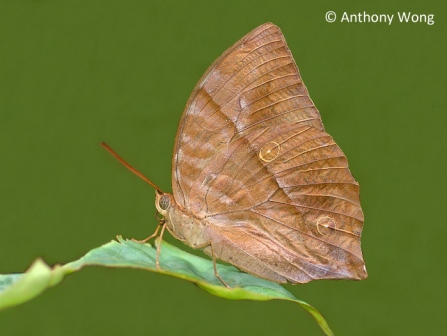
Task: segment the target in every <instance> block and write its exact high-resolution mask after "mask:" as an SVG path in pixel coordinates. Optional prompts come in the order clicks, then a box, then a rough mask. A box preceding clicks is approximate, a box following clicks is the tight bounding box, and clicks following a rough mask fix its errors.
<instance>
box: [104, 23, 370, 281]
mask: <svg viewBox="0 0 447 336" xmlns="http://www.w3.org/2000/svg"><path fill="white" fill-rule="evenodd" d="M104 146H105V147H106V148H108V150H109V151H111V149H110V148H109V147H107V145H105V144H104ZM112 154H114V155H115V156H116V157H118V156H117V155H116V154H115V153H113V152H112ZM118 158H119V157H118ZM120 160H121V161H122V159H120ZM125 164H126V165H127V166H128V168H130V169H131V170H133V171H134V172H135V170H134V169H133V168H132V167H131V166H129V165H128V164H127V163H125ZM136 173H137V174H138V175H140V177H142V178H144V179H145V180H146V181H147V182H148V183H150V184H151V185H152V186H154V187H155V188H156V189H157V190H156V200H155V205H156V207H157V210H158V212H159V214H160V215H161V216H162V217H161V218H160V225H159V227H158V228H157V231H156V232H155V234H154V235H152V236H151V237H148V239H149V238H152V237H153V236H156V235H157V233H158V229H159V228H160V227H161V228H162V233H161V236H162V235H163V231H164V229H165V228H167V229H168V231H169V232H170V233H171V234H172V235H173V236H174V237H175V238H177V239H179V240H181V241H182V242H184V243H185V244H187V245H189V246H191V247H193V248H203V249H204V251H205V253H207V254H208V255H210V256H211V257H212V259H213V262H214V270H215V274H216V276H217V277H218V278H219V279H220V280H221V281H222V283H223V284H225V282H224V281H223V280H222V279H221V278H220V276H219V275H218V273H217V270H216V267H215V261H216V259H217V258H218V259H221V260H223V261H226V262H228V263H230V264H232V265H234V266H236V267H238V268H239V269H241V270H243V271H245V272H248V273H251V274H253V275H256V276H258V277H261V278H264V279H268V280H271V281H275V282H279V283H285V282H287V281H289V282H291V283H305V282H309V281H312V280H317V279H356V280H360V279H364V278H366V277H367V273H366V268H365V264H364V261H363V256H362V251H361V249H360V236H361V232H362V227H363V212H362V209H361V207H360V202H359V185H358V183H357V182H356V181H355V180H354V178H353V177H352V175H351V173H350V171H349V169H348V162H347V160H346V157H345V155H344V154H343V152H342V151H341V149H340V148H339V147H338V146H337V144H336V143H335V142H334V140H333V139H332V137H331V136H330V135H329V134H327V133H326V132H325V131H324V127H323V124H322V122H321V118H320V114H319V112H318V110H317V109H316V107H315V105H314V104H313V102H312V100H311V99H310V97H309V94H308V92H307V89H306V87H305V86H304V83H303V81H302V79H301V77H300V74H299V71H298V68H297V66H296V64H295V61H294V59H293V57H292V54H291V52H290V50H289V48H288V47H287V44H286V41H285V39H284V36H283V34H282V33H281V30H280V29H279V28H278V27H276V26H275V25H273V24H271V23H266V24H263V25H262V26H260V27H258V28H256V29H255V30H253V31H252V32H250V33H249V34H247V35H246V36H245V37H243V38H242V39H241V40H240V41H238V42H237V43H236V44H235V45H233V46H232V47H231V48H230V49H228V50H227V51H226V52H224V53H223V55H222V56H220V57H219V58H218V59H217V60H216V61H215V62H214V63H213V64H212V65H211V66H210V67H209V69H208V70H207V71H206V72H205V74H204V75H203V76H202V78H201V79H200V80H199V82H198V83H197V85H196V87H195V89H194V91H193V93H192V94H191V96H190V98H189V100H188V103H187V104H186V108H185V110H184V112H183V115H182V118H181V121H180V125H179V129H178V132H177V136H176V139H175V147H174V153H173V159H172V188H173V194H172V195H171V194H169V193H164V192H162V191H161V190H160V188H158V187H157V186H155V185H154V184H153V183H152V182H151V181H150V180H148V179H146V178H145V177H144V176H141V174H140V173H138V172H136ZM146 240H147V239H146ZM146 240H144V241H146ZM159 253H160V250H159V249H158V255H159ZM157 264H158V257H157ZM225 285H226V284H225Z"/></svg>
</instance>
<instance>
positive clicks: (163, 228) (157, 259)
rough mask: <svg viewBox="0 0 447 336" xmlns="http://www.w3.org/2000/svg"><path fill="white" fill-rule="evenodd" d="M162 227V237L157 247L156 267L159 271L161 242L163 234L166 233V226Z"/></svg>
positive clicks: (163, 224)
mask: <svg viewBox="0 0 447 336" xmlns="http://www.w3.org/2000/svg"><path fill="white" fill-rule="evenodd" d="M160 225H161V232H160V237H159V238H158V245H157V256H156V258H155V266H156V267H157V269H160V251H161V240H162V239H163V234H164V233H165V228H166V224H165V223H160Z"/></svg>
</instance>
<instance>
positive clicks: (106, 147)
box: [101, 142, 163, 193]
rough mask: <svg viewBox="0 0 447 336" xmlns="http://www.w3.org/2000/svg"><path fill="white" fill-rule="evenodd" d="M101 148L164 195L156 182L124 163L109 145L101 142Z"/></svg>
mask: <svg viewBox="0 0 447 336" xmlns="http://www.w3.org/2000/svg"><path fill="white" fill-rule="evenodd" d="M101 146H102V147H104V148H105V149H106V150H107V151H108V152H109V153H110V154H112V155H113V156H114V157H115V158H116V159H117V160H118V161H119V162H121V164H122V165H124V167H126V168H127V169H129V170H130V171H131V172H132V173H134V174H135V175H137V176H138V177H139V178H140V179H142V180H143V181H145V182H147V183H148V184H149V185H151V186H152V187H154V188H155V189H157V191H158V192H160V193H163V191H162V190H161V189H160V188H159V187H157V186H156V185H155V183H154V182H152V181H151V180H149V179H148V178H147V177H146V176H144V175H143V174H141V173H140V172H139V171H138V170H136V169H135V168H134V167H132V166H131V165H130V164H128V163H127V162H126V161H124V160H123V159H122V158H121V156H119V155H118V154H116V153H115V151H114V150H113V149H112V148H110V147H109V145H107V144H106V143H105V142H101Z"/></svg>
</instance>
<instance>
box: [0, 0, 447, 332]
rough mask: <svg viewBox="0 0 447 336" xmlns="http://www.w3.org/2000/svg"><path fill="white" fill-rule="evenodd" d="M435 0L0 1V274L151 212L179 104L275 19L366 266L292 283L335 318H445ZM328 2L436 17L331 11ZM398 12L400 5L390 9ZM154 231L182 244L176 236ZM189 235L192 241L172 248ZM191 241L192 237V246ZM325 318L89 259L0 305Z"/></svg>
mask: <svg viewBox="0 0 447 336" xmlns="http://www.w3.org/2000/svg"><path fill="white" fill-rule="evenodd" d="M440 3H441V2H439V1H425V2H423V3H419V4H416V1H414V2H413V3H412V2H409V1H390V2H385V1H374V2H372V1H369V2H366V1H344V2H341V1H337V2H334V1H319V2H318V3H316V2H311V1H297V0H294V1H259V0H258V1H244V2H239V1H238V2H235V1H234V2H233V1H201V2H199V1H188V2H170V1H163V2H162V1H160V2H150V1H136V0H130V1H111V0H108V1H106V0H104V1H98V0H89V1H86V0H84V1H56V0H53V1H44V0H42V1H37V0H35V1H0V158H1V164H0V195H1V200H0V201H1V202H0V215H1V216H0V239H1V243H0V256H1V260H0V273H12V272H22V271H24V270H25V269H26V268H27V267H28V266H29V265H30V264H31V262H32V261H33V260H34V259H35V258H36V257H38V256H42V257H44V259H45V260H46V261H47V262H48V263H50V264H53V263H57V262H60V263H65V262H68V261H72V260H74V259H76V258H78V257H80V256H81V255H82V254H84V253H85V252H87V251H88V250H90V249H92V248H94V247H97V246H99V245H101V244H103V243H106V242H108V241H110V240H111V239H113V238H114V236H115V235H116V234H122V235H123V236H124V237H136V238H143V237H145V236H147V235H149V234H150V233H152V231H153V230H154V228H155V225H156V220H155V219H154V210H155V207H154V205H153V202H154V196H153V190H152V189H151V188H150V187H148V186H147V185H146V184H145V183H144V182H142V181H141V180H139V179H138V178H136V177H135V176H134V175H132V174H131V173H129V172H128V171H126V170H125V169H124V168H123V167H121V166H120V165H119V164H118V163H117V162H116V161H114V160H113V158H112V157H111V156H110V155H109V154H107V153H106V152H105V151H104V150H103V149H102V148H101V147H100V146H99V143H100V142H101V141H106V142H107V143H109V145H111V146H112V147H113V148H114V149H115V150H117V151H118V152H119V153H120V154H121V155H122V156H123V157H125V158H126V159H127V160H128V161H129V162H130V163H131V164H133V165H134V166H135V167H137V168H138V169H140V170H141V171H142V172H143V173H144V174H145V175H147V176H148V177H150V178H151V179H152V180H153V181H155V182H156V183H157V184H158V185H159V186H160V187H161V188H162V189H164V190H171V183H170V178H171V172H170V169H171V153H172V147H173V143H174V137H175V134H176V130H177V125H178V121H179V119H180V115H181V112H182V110H183V108H184V105H185V103H186V100H187V99H188V96H189V94H190V92H191V91H192V89H193V87H194V85H195V83H196V81H197V80H198V79H199V77H200V76H201V74H202V73H203V72H204V71H205V70H206V68H207V67H208V66H209V65H210V64H211V63H212V62H213V61H214V59H215V58H217V57H218V56H219V55H220V54H221V53H222V52H223V51H224V50H225V49H226V48H228V47H230V46H231V45H232V44H233V43H234V42H236V41H237V40H238V39H239V38H241V37H242V36H243V35H245V34H246V33H248V32H249V31H250V30H252V29H253V28H255V27H256V26H258V25H260V24H262V23H264V22H268V21H271V22H273V23H275V24H277V25H278V26H279V27H280V28H281V29H282V30H283V33H284V34H285V36H286V39H287V42H288V44H289V47H290V49H291V50H292V53H293V54H294V56H295V59H296V61H297V63H298V66H299V68H300V71H301V74H302V77H303V79H304V82H305V83H306V86H307V88H308V89H309V92H310V95H311V97H312V99H313V101H314V102H315V104H316V106H317V107H318V109H319V110H320V113H321V115H322V119H323V122H324V124H325V127H326V130H327V131H328V132H329V133H330V134H331V135H332V136H333V137H334V138H335V140H336V141H337V143H338V144H339V145H340V147H341V148H342V149H343V151H344V152H345V154H346V155H347V157H348V159H349V163H350V168H351V171H352V173H353V175H354V177H355V178H356V179H357V180H358V181H359V182H360V185H361V200H362V205H363V208H364V212H365V228H364V231H363V237H362V248H363V252H364V256H365V260H366V264H367V268H368V271H369V278H368V279H367V280H365V281H362V282H352V281H319V282H313V283H310V284H307V285H298V286H287V288H288V289H289V290H290V291H291V292H292V293H294V294H295V295H296V296H297V297H298V298H300V299H303V300H305V301H307V302H309V303H310V304H312V305H314V306H315V307H316V308H317V309H319V310H320V311H321V312H322V313H323V314H324V315H325V317H326V318H327V320H328V322H329V325H330V326H331V327H332V328H333V330H334V332H335V333H336V334H338V335H443V334H444V333H445V330H446V329H447V319H446V318H445V312H446V308H445V300H446V289H445V285H446V283H447V272H446V270H445V265H446V261H447V258H446V256H447V253H446V251H445V245H446V242H445V241H446V238H447V225H446V224H447V221H446V213H445V211H446V196H445V187H446V184H447V183H446V180H447V179H446V168H447V159H446V144H447V131H446V128H445V125H446V123H447V114H446V108H445V105H444V103H445V100H446V99H445V97H446V88H447V85H446V77H447V76H446V68H447V67H446V59H447V43H446V37H447V29H446V27H447V26H446V20H447V7H446V6H445V5H441V4H440ZM329 10H333V11H335V12H336V13H337V14H338V15H341V14H342V13H343V12H344V11H347V12H349V13H358V12H363V11H366V12H368V13H370V14H373V13H377V14H381V13H382V14H383V13H384V14H396V13H397V12H398V11H412V12H414V13H424V14H430V13H431V14H435V24H434V25H427V24H424V23H420V24H416V23H407V24H404V23H398V22H393V24H392V25H387V24H385V23H382V24H379V23H376V24H372V23H363V24H360V23H340V22H336V23H327V22H326V21H325V13H326V12H327V11H329ZM395 21H396V18H395ZM167 240H168V241H170V242H174V243H175V244H176V245H177V246H183V245H182V244H181V243H178V242H175V241H174V239H172V237H167ZM184 248H185V249H187V247H184ZM200 253H201V252H199V254H200ZM137 333H138V334H140V335H146V334H147V335H149V334H156V335H180V334H184V335H210V334H213V335H245V334H248V333H250V334H252V335H320V334H321V332H320V330H319V329H318V327H317V326H316V324H315V323H314V321H313V320H312V318H311V317H310V316H309V315H308V314H306V313H305V312H304V311H303V310H301V309H300V308H299V307H298V306H296V305H295V304H292V303H287V302H245V301H243V302H237V301H227V300H223V299H219V298H216V297H212V296H211V295H209V294H207V293H205V292H203V291H201V290H199V289H198V288H196V287H194V286H193V285H191V284H189V283H186V282H183V281H181V280H178V279H173V278H170V277H166V276H161V275H157V274H152V273H147V272H143V271H137V270H117V269H101V268H89V269H85V270H83V271H82V272H80V273H77V274H74V275H72V276H70V277H68V278H67V279H65V280H64V282H63V283H62V284H61V285H59V286H57V287H55V288H53V289H51V290H48V291H47V292H45V293H44V294H43V295H42V296H40V297H38V298H37V299H35V300H33V301H31V302H29V303H26V304H24V305H22V306H19V307H16V308H13V309H10V310H7V311H4V312H1V313H0V334H1V335H123V334H124V335H131V334H137Z"/></svg>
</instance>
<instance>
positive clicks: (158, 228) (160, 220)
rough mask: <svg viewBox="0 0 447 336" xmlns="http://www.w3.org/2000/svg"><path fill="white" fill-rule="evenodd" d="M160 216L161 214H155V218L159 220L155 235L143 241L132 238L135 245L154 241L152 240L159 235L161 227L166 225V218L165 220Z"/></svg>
mask: <svg viewBox="0 0 447 336" xmlns="http://www.w3.org/2000/svg"><path fill="white" fill-rule="evenodd" d="M158 215H159V213H158V212H155V218H157V220H158V225H157V228H156V229H155V232H154V233H153V234H151V235H150V236H149V237H147V238H144V239H142V240H138V239H134V238H132V241H133V242H135V243H146V242H148V241H149V240H150V239H152V238H154V237H157V235H158V231H159V230H160V228H161V227H162V226H163V225H164V223H165V220H164V218H163V217H158Z"/></svg>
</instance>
